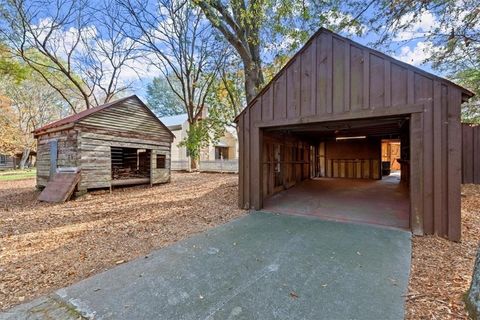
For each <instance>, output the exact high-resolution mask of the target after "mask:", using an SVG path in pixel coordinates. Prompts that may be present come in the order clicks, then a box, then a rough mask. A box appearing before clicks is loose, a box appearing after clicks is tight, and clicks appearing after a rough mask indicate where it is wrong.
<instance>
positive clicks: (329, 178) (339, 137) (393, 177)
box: [262, 116, 410, 229]
mask: <svg viewBox="0 0 480 320" xmlns="http://www.w3.org/2000/svg"><path fill="white" fill-rule="evenodd" d="M409 134H410V130H409V116H399V117H391V118H375V119H362V120H351V121H337V122H328V123H317V124H308V125H304V124H301V125H296V126H286V127H279V128H269V129H267V130H263V143H262V156H263V161H262V194H263V208H264V210H266V211H271V212H278V213H285V214H294V215H307V216H315V217H319V218H323V219H329V220H336V221H351V222H358V223H369V224H377V225H382V226H388V227H395V228H401V229H410V200H409V172H410V168H409V159H410V144H409Z"/></svg>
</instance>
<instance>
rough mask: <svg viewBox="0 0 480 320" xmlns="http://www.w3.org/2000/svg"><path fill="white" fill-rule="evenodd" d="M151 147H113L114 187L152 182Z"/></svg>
mask: <svg viewBox="0 0 480 320" xmlns="http://www.w3.org/2000/svg"><path fill="white" fill-rule="evenodd" d="M150 157H151V151H150V150H149V149H137V148H122V147H111V161H112V187H113V186H128V185H138V184H147V183H150V171H151V165H150V164H151V161H150Z"/></svg>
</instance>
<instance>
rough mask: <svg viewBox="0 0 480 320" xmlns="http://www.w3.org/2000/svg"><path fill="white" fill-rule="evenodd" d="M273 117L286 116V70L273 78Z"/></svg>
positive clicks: (278, 118) (277, 118)
mask: <svg viewBox="0 0 480 320" xmlns="http://www.w3.org/2000/svg"><path fill="white" fill-rule="evenodd" d="M273 96H274V98H273V119H274V120H283V119H285V118H286V117H287V72H286V71H285V72H282V74H280V76H279V77H278V78H277V80H275V83H274V92H273Z"/></svg>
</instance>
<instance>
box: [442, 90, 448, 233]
mask: <svg viewBox="0 0 480 320" xmlns="http://www.w3.org/2000/svg"><path fill="white" fill-rule="evenodd" d="M441 94H442V104H441V107H442V169H441V170H442V207H443V210H442V218H441V219H442V233H441V235H442V236H443V237H447V235H448V175H447V172H448V86H446V85H444V84H442V85H441Z"/></svg>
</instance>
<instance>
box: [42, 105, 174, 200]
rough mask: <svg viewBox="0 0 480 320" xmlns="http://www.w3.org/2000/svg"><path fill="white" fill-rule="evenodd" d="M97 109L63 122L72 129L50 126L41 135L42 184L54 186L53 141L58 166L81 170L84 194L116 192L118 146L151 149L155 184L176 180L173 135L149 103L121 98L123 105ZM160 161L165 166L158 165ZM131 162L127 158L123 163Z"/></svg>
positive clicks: (151, 181)
mask: <svg viewBox="0 0 480 320" xmlns="http://www.w3.org/2000/svg"><path fill="white" fill-rule="evenodd" d="M97 108H99V110H98V111H97V112H91V114H88V115H87V116H85V117H79V119H76V120H74V121H72V122H68V123H67V124H63V123H62V126H67V127H68V130H59V128H56V127H47V129H45V130H46V131H45V132H44V131H40V133H37V134H36V136H37V139H38V145H39V146H38V148H39V149H38V150H39V153H38V160H37V163H38V166H39V170H38V171H37V181H38V182H37V184H38V185H39V186H45V185H46V183H47V181H48V177H49V170H50V166H49V164H50V154H49V149H48V147H49V146H48V141H50V140H52V139H58V150H59V151H58V153H59V156H58V163H57V166H58V167H65V166H68V167H78V168H79V169H81V180H80V183H79V186H78V191H80V192H82V191H86V190H88V189H96V188H110V187H111V185H112V184H111V181H112V155H111V152H112V147H119V148H131V149H145V150H148V154H149V157H148V158H146V159H144V160H145V161H146V162H145V161H144V162H145V164H147V165H149V166H150V168H149V179H150V183H151V184H157V183H165V182H168V181H170V147H171V142H172V141H173V134H172V133H171V132H170V130H168V128H167V127H166V126H164V125H163V124H162V123H161V122H160V121H159V120H158V119H156V117H155V115H153V114H152V113H151V111H149V110H148V108H147V107H146V106H145V105H144V104H143V102H142V101H141V100H140V99H138V98H137V97H136V96H132V97H127V98H124V99H121V100H119V102H118V103H115V102H114V103H112V104H110V105H109V106H108V107H107V108H104V109H102V107H97ZM136 152H137V151H136V150H135V153H136ZM64 158H65V159H64ZM158 159H160V160H159V161H160V162H161V165H157V160H158ZM127 160H128V159H122V162H123V161H127ZM135 161H137V156H136V154H135ZM135 165H137V164H135Z"/></svg>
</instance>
